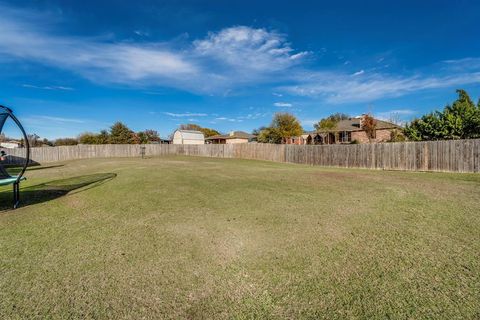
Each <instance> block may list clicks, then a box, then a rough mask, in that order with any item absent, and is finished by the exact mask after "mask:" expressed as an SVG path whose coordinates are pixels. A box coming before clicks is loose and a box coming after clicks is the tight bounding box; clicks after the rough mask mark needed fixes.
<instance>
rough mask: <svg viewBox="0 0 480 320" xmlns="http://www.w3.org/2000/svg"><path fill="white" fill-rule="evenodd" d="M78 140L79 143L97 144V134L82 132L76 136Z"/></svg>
mask: <svg viewBox="0 0 480 320" xmlns="http://www.w3.org/2000/svg"><path fill="white" fill-rule="evenodd" d="M78 142H79V143H81V144H97V135H96V134H95V133H91V132H84V133H82V134H80V135H79V136H78Z"/></svg>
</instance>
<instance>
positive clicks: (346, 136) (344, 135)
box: [339, 131, 352, 142]
mask: <svg viewBox="0 0 480 320" xmlns="http://www.w3.org/2000/svg"><path fill="white" fill-rule="evenodd" d="M339 139H340V142H350V141H352V133H351V132H347V131H342V132H340V135H339Z"/></svg>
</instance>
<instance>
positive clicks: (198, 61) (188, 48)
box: [0, 4, 308, 93]
mask: <svg viewBox="0 0 480 320" xmlns="http://www.w3.org/2000/svg"><path fill="white" fill-rule="evenodd" d="M0 11H1V12H2V19H1V20H0V30H2V32H0V62H1V60H2V57H3V58H5V57H8V58H9V59H11V58H15V59H18V60H21V61H31V62H35V63H40V64H44V65H49V66H53V67H56V68H61V69H65V70H70V71H72V72H74V73H76V74H79V75H81V76H82V77H85V78H87V79H89V80H91V81H94V82H100V83H120V84H126V85H131V86H149V87H173V88H180V89H182V90H187V91H192V92H214V93H220V92H226V90H229V88H230V87H236V86H238V85H251V84H254V83H258V82H265V81H269V80H272V74H273V73H275V72H279V71H283V70H286V69H289V68H291V67H293V66H295V65H298V64H300V63H301V62H302V61H303V57H305V56H306V55H308V53H307V52H302V51H300V52H296V51H295V50H294V49H293V48H292V47H291V46H290V45H289V43H288V42H287V39H286V35H283V34H280V33H278V32H276V31H269V30H266V29H255V28H251V27H247V26H235V27H230V28H226V29H222V30H220V31H218V32H210V33H208V35H207V36H206V37H205V38H203V39H197V40H194V41H192V42H190V43H185V44H184V45H183V46H181V45H180V46H179V44H178V43H176V42H175V40H172V41H171V42H169V41H164V42H141V43H138V42H137V43H135V42H132V41H128V42H127V41H112V39H102V38H89V37H75V36H65V35H60V34H61V33H60V32H57V31H56V29H57V25H56V24H55V23H51V22H49V23H48V24H47V23H45V22H44V21H47V20H48V21H50V20H52V19H50V17H49V18H48V19H46V18H45V17H43V15H44V13H39V12H34V11H26V10H13V9H11V8H10V7H8V6H6V5H3V4H0ZM58 29H60V27H58ZM134 32H135V33H136V34H137V35H141V36H144V35H146V33H145V32H144V31H141V30H136V31H134Z"/></svg>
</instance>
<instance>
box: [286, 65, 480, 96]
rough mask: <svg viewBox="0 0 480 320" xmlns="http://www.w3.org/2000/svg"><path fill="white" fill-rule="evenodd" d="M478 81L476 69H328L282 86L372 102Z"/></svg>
mask: <svg viewBox="0 0 480 320" xmlns="http://www.w3.org/2000/svg"><path fill="white" fill-rule="evenodd" d="M478 82H480V71H477V72H473V71H472V72H463V73H457V74H454V75H438V76H421V75H413V76H403V77H402V76H393V75H384V74H379V73H377V74H372V75H359V76H357V77H353V78H352V77H351V76H349V75H346V74H341V73H332V72H314V73H309V74H307V75H304V76H302V77H301V79H299V81H298V83H297V84H295V85H290V86H285V87H282V88H281V89H282V90H285V91H287V92H289V93H290V94H293V95H300V96H308V97H314V98H319V99H322V100H325V101H327V102H329V103H351V102H365V101H367V102H368V101H375V100H378V99H382V98H391V97H398V96H402V95H405V94H409V93H412V92H417V91H420V90H427V89H438V88H447V87H455V86H460V85H466V84H472V83H478Z"/></svg>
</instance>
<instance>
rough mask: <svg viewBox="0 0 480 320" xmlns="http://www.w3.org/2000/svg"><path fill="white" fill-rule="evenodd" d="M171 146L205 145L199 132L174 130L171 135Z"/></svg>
mask: <svg viewBox="0 0 480 320" xmlns="http://www.w3.org/2000/svg"><path fill="white" fill-rule="evenodd" d="M172 143H173V144H205V136H204V135H203V133H202V132H200V131H195V130H176V131H175V132H174V133H173V139H172Z"/></svg>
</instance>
